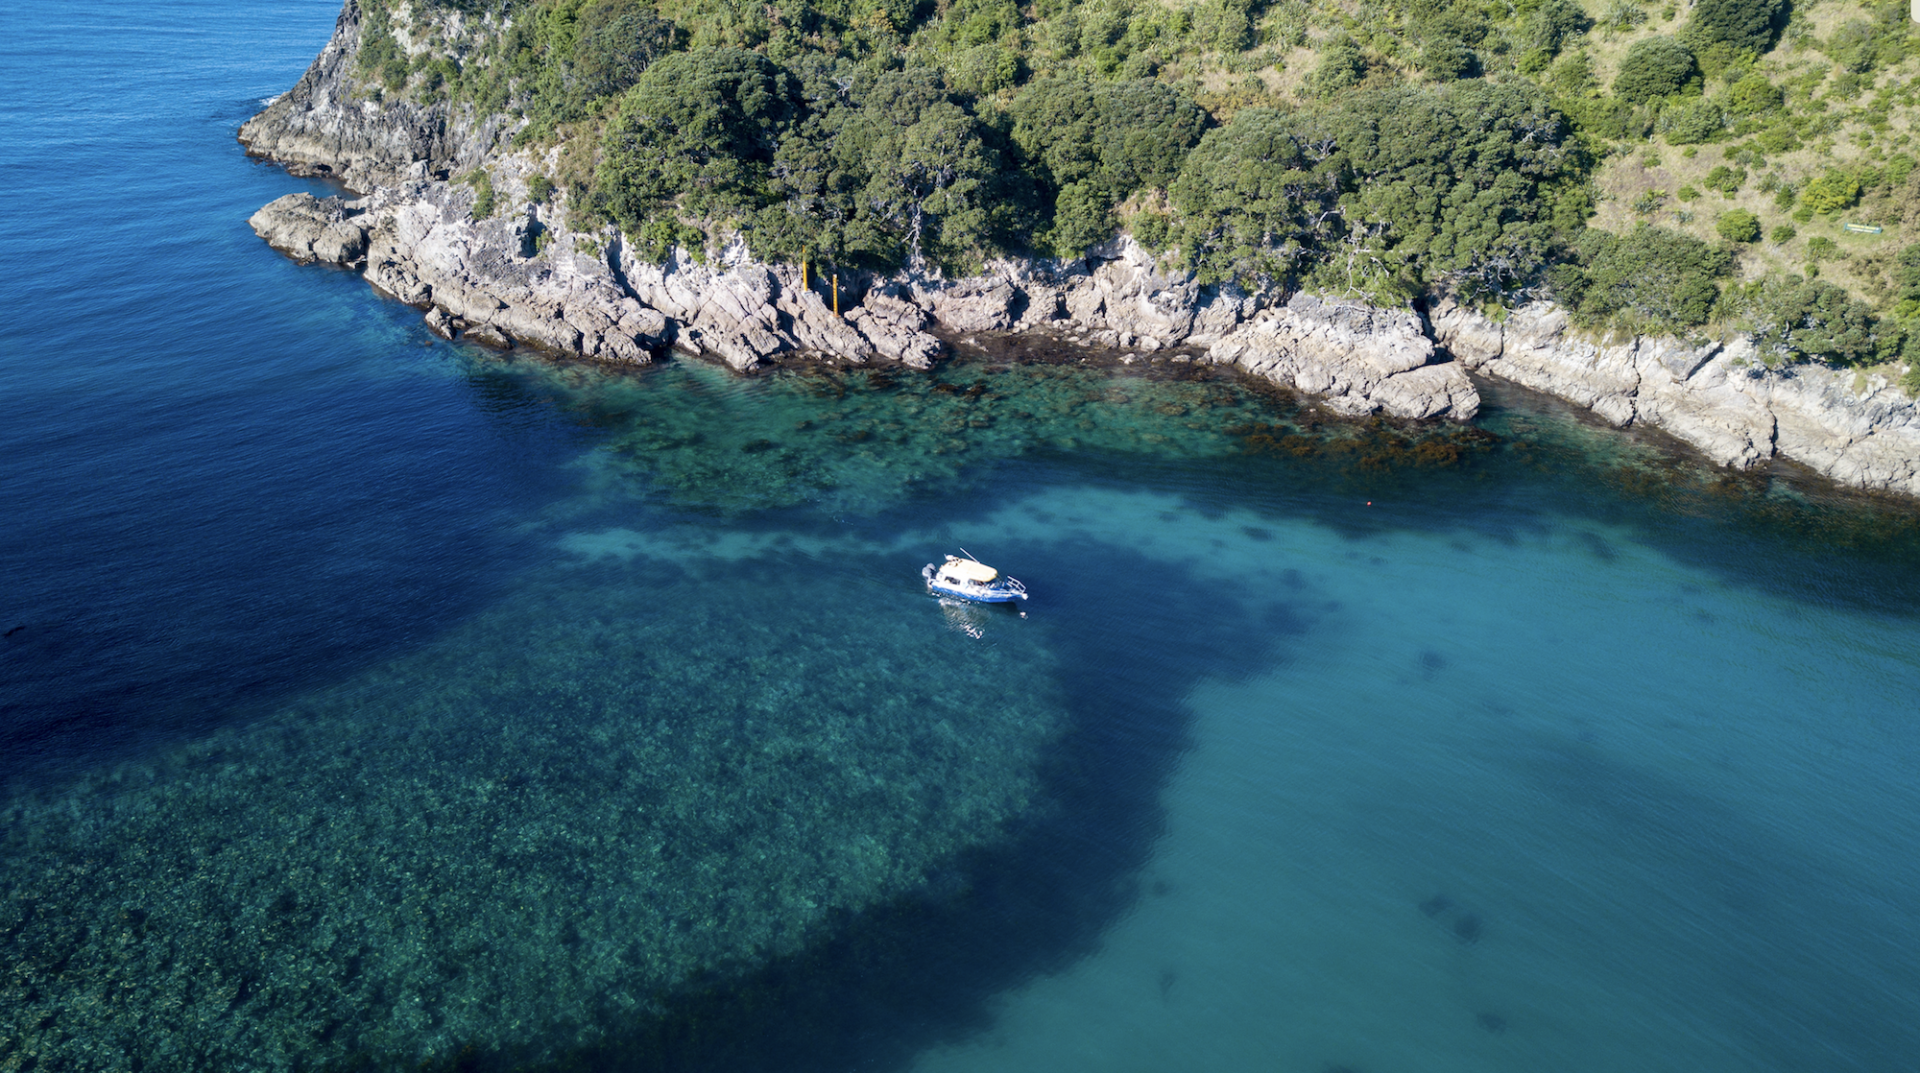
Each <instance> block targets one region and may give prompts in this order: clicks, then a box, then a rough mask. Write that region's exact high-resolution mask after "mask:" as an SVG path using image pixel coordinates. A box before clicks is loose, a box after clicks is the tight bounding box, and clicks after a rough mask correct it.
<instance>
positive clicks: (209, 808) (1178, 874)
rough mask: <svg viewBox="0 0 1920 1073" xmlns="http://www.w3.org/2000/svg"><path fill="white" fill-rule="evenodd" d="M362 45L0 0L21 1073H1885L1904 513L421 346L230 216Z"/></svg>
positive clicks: (7, 582)
mask: <svg viewBox="0 0 1920 1073" xmlns="http://www.w3.org/2000/svg"><path fill="white" fill-rule="evenodd" d="M336 13H337V9H336V7H335V6H334V5H333V4H332V3H331V2H330V0H312V2H304V0H303V2H299V3H287V4H280V5H267V6H261V5H248V4H239V3H233V2H231V0H224V2H202V3H189V4H181V5H168V6H165V7H154V6H152V5H139V4H131V3H119V2H102V3H97V4H91V5H68V4H52V3H45V2H41V0H30V2H28V3H26V4H24V5H14V6H11V7H9V8H7V9H6V10H5V11H4V12H0V34H3V35H4V38H5V41H6V46H5V49H6V52H5V55H6V62H5V63H4V64H0V189H3V190H5V191H6V194H7V197H6V200H5V202H4V207H0V213H4V214H5V221H4V222H5V226H0V268H4V270H5V273H6V282H7V289H6V291H5V293H6V294H7V296H8V301H7V305H6V308H7V311H8V313H9V316H8V318H7V322H8V332H7V336H6V345H5V347H4V349H0V408H3V411H0V412H3V415H4V416H0V519H4V523H3V524H0V632H4V633H5V634H6V636H5V638H4V640H0V783H4V787H3V789H0V792H3V793H4V794H5V797H6V800H5V802H4V803H3V804H0V817H4V819H5V822H6V828H5V830H4V832H3V833H0V838H4V839H5V843H4V847H3V848H4V851H5V856H4V857H0V898H4V901H0V946H4V947H5V948H6V961H7V963H8V964H9V965H12V966H20V967H18V968H15V969H14V970H12V975H11V976H9V977H7V978H6V979H4V980H0V1068H19V1067H20V1066H19V1063H24V1062H25V1061H26V1060H27V1059H28V1058H32V1060H34V1061H37V1062H40V1063H42V1064H43V1065H44V1066H45V1067H48V1068H103V1069H104V1068H120V1067H123V1066H125V1065H127V1064H129V1061H128V1056H137V1057H139V1058H140V1060H142V1061H144V1062H146V1063H147V1064H148V1067H149V1068H189V1067H195V1066H202V1067H226V1068H230V1067H234V1066H235V1064H236V1063H239V1062H246V1063H254V1064H257V1065H258V1066H259V1067H261V1068H268V1067H272V1068H289V1067H293V1066H306V1065H312V1064H315V1063H319V1062H349V1061H352V1062H367V1063H371V1064H373V1065H376V1066H395V1067H398V1066H402V1065H405V1066H409V1067H412V1066H414V1065H416V1064H417V1063H418V1062H420V1061H423V1060H425V1061H437V1062H441V1063H445V1064H451V1063H456V1062H462V1061H464V1062H469V1063H477V1064H479V1065H481V1066H485V1065H488V1064H490V1063H509V1062H515V1061H524V1062H526V1063H528V1064H530V1065H531V1066H533V1067H541V1066H545V1065H549V1064H555V1063H560V1064H566V1063H571V1064H572V1065H574V1066H576V1067H582V1066H584V1067H587V1068H609V1069H611V1068H680V1069H744V1068H753V1069H770V1068H791V1069H809V1070H813V1069H818V1070H831V1069H846V1068H872V1069H905V1068H909V1067H912V1068H919V1069H926V1070H936V1069H937V1070H972V1069H982V1070H984V1069H995V1070H1005V1069H1034V1070H1040V1069H1101V1070H1135V1069H1137V1070H1142V1071H1145V1070H1163V1069H1208V1070H1248V1071H1253V1070H1260V1071H1265V1070H1276V1069H1277V1070H1300V1071H1305V1073H1323V1071H1326V1070H1330V1069H1351V1070H1366V1071H1371V1073H1378V1071H1382V1070H1389V1071H1390V1070H1413V1069H1424V1070H1449V1069H1461V1070H1468V1069H1473V1070H1487V1069H1494V1070H1507V1069H1512V1070H1522V1069H1546V1068H1552V1069H1560V1070H1596V1071H1599V1070H1620V1069H1649V1070H1667V1069H1672V1070H1690V1071H1704V1070H1805V1069H1844V1070H1868V1071H1881V1070H1887V1071H1892V1070H1902V1069H1910V1068H1913V1066H1914V1064H1915V1063H1914V1060H1913V1057H1912V1056H1913V1055H1915V1054H1920V895H1916V894H1915V891H1916V890H1917V889H1920V863H1916V862H1920V775H1916V771H1920V765H1917V763H1916V762H1917V761H1920V725H1916V719H1915V704H1914V701H1913V698H1914V697H1915V696H1916V695H1917V690H1920V572H1917V571H1916V569H1915V568H1916V566H1920V513H1916V512H1915V510H1914V509H1913V508H1912V507H1911V506H1909V505H1905V504H1898V503H1886V502H1879V501H1875V500H1873V499H1871V498H1867V497H1857V496H1848V495H1843V494H1837V493H1834V492H1832V491H1831V490H1827V489H1823V488H1821V487H1819V486H1818V485H1817V484H1814V483H1801V482H1798V481H1796V480H1794V479H1793V478H1792V476H1791V474H1783V475H1780V476H1779V478H1777V479H1768V478H1764V477H1762V478H1754V479H1746V478H1741V479H1723V476H1722V475H1719V474H1716V473H1713V472H1711V471H1706V470H1703V469H1701V468H1699V467H1697V466H1694V465H1692V464H1690V463H1686V462H1684V461H1675V460H1674V458H1675V456H1673V455H1670V454H1668V453H1665V452H1664V449H1663V448H1660V447H1659V446H1658V445H1649V444H1646V443H1640V442H1634V441H1628V440H1624V439H1622V438H1621V437H1618V436H1615V435H1612V434H1610V433H1603V432H1597V431H1594V430H1591V429H1589V428H1587V427H1585V426H1583V425H1581V424H1580V423H1578V422H1577V421H1575V420H1573V419H1572V418H1570V417H1568V416H1567V415H1565V414H1564V413H1562V412H1560V411H1558V410H1557V409H1556V408H1555V407H1553V406H1551V405H1549V404H1545V403H1542V402H1539V401H1537V400H1529V399H1526V398H1522V397H1519V396H1517V395H1512V396H1507V395H1503V396H1499V397H1498V398H1497V399H1496V401H1497V402H1498V403H1499V405H1497V406H1495V407H1493V408H1492V409H1493V411H1494V412H1492V413H1491V415H1490V417H1489V419H1488V421H1487V427H1488V428H1489V429H1490V430H1491V431H1492V432H1493V433H1494V434H1495V435H1494V436H1492V437H1489V438H1486V439H1484V440H1476V439H1473V438H1471V437H1462V436H1460V435H1458V434H1448V435H1443V436H1439V437H1437V438H1436V437H1425V438H1423V437H1422V436H1421V435H1415V434H1407V435H1404V436H1403V435H1402V434H1400V433H1397V432H1395V431H1393V430H1380V429H1375V430H1365V429H1355V428H1352V427H1349V426H1341V425H1338V424H1337V423H1336V424H1334V425H1331V426H1327V427H1309V425H1310V423H1311V415H1310V414H1305V413H1299V412H1295V411H1294V410H1293V409H1292V408H1290V407H1289V406H1288V405H1287V404H1285V403H1284V402H1281V401H1276V400H1274V399H1271V398H1268V397H1265V396H1260V395H1255V394H1250V393H1248V392H1246V391H1244V390H1242V389H1241V388H1240V387H1238V386H1236V385H1235V383H1234V382H1232V381H1230V380H1222V381H1209V380H1206V379H1204V378H1200V379H1188V378H1177V377H1160V378H1158V379H1156V378H1153V377H1149V376H1145V375H1143V374H1141V373H1140V372H1138V371H1134V370H1130V371H1126V372H1124V373H1122V372H1118V371H1116V372H1112V373H1108V372H1100V371H1086V370H1080V369H1075V368H1051V369H1046V370H1037V371H1036V370H1025V371H1023V370H1019V369H1014V370H1002V369H1000V368H999V367H997V366H992V365H990V364H987V363H984V362H981V363H974V364H962V365H960V366H958V367H956V368H954V369H952V370H949V371H947V372H945V373H943V374H942V375H941V376H940V377H939V378H936V379H934V380H928V379H926V378H921V377H905V378H900V379H898V380H895V379H893V378H889V377H881V378H879V379H878V380H876V379H875V378H873V377H869V376H865V375H862V374H854V375H844V376H843V375H837V374H836V375H833V376H811V377H809V376H799V375H783V376H772V377H763V378H759V379H756V380H754V381H741V380H738V379H736V378H733V377H731V376H730V375H728V374H725V373H723V372H720V371H718V370H713V369H709V368H706V367H703V366H698V365H692V364H669V365H667V366H664V367H660V368H655V369H650V370H646V371H642V372H638V373H633V374H615V373H608V372H605V371H598V370H591V369H577V368H552V367H549V366H546V365H544V364H542V363H540V362H537V361H532V360H524V359H516V360H505V359H500V358H497V357H493V356H489V355H485V354H480V353H473V352H468V351H465V350H462V349H460V348H456V347H451V346H448V345H446V344H443V343H440V342H438V341H436V340H434V339H432V338H431V337H430V336H429V335H427V333H426V332H425V331H424V330H423V329H422V328H421V326H420V324H419V316H418V314H417V312H415V311H412V310H409V309H406V308H404V307H400V306H398V305H396V304H394V303H391V302H386V301H383V300H380V299H378V298H376V297H375V296H374V295H373V294H372V292H371V291H370V290H369V289H368V288H367V287H366V285H365V284H364V283H363V282H362V281H361V280H359V279H358V278H356V277H353V276H350V275H348V274H345V273H341V272H337V271H332V270H327V269H322V268H315V267H301V266H297V265H294V264H292V263H291V262H289V261H287V260H286V259H284V258H282V257H281V256H280V255H278V254H275V253H274V252H272V251H271V250H269V249H268V248H267V247H266V246H265V245H264V244H263V243H261V242H259V241H258V240H257V239H256V238H255V237H254V236H253V235H252V233H251V232H250V231H249V230H248V229H247V227H246V224H245V220H246V217H247V216H248V215H249V214H250V213H251V212H252V211H253V210H254V209H255V208H257V207H258V206H260V205H262V204H264V203H265V202H267V201H269V200H271V199H273V198H274V197H277V196H280V195H281V194H284V193H287V192H290V191H294V190H298V189H304V188H308V187H307V186H306V185H305V184H304V183H303V182H302V181H300V180H296V179H293V178H290V177H288V176H286V175H285V174H284V173H282V172H280V171H278V170H276V169H274V168H272V167H269V166H266V165H262V164H259V163H256V162H251V161H248V160H247V159H246V158H245V157H244V155H243V154H242V152H241V151H240V149H239V147H238V146H237V144H236V143H235V142H234V140H233V133H234V131H235V129H236V128H237V126H238V125H239V123H240V122H241V121H242V120H244V119H245V118H246V117H247V116H249V115H251V114H252V113H253V112H254V111H256V110H257V109H258V107H259V106H260V104H261V102H262V100H263V99H264V98H267V97H269V96H271V95H272V94H274V93H278V92H280V91H282V90H284V89H286V88H287V87H289V86H290V85H291V84H292V83H293V82H294V80H295V79H296V78H297V77H298V75H299V73H300V72H301V70H302V69H304V67H305V65H306V63H307V62H308V61H309V60H310V59H311V58H312V56H313V54H314V53H315V52H316V51H317V50H318V49H319V47H320V46H321V44H322V43H323V42H324V41H325V39H326V36H327V34H328V32H329V31H330V29H331V26H332V22H333V19H334V16H335V15H336ZM1423 444H1424V446H1423ZM1423 451H1424V453H1422V452H1423ZM957 545H965V546H967V547H969V548H971V549H972V550H974V551H976V552H979V553H981V554H982V555H983V556H984V557H987V558H989V559H991V560H994V561H997V562H999V563H1001V564H1002V565H1004V566H1007V567H1008V568H1009V569H1012V570H1013V571H1014V572H1016V573H1018V574H1020V575H1021V576H1022V577H1023V578H1024V579H1025V580H1026V581H1027V583H1028V584H1029V586H1030V587H1031V588H1032V589H1033V590H1034V592H1035V594H1036V595H1035V599H1034V601H1033V602H1032V605H1031V606H1030V607H1029V608H1028V612H1029V614H1028V617H1027V618H1024V619H1023V618H1020V617H1018V616H1017V615H1015V614H1012V613H998V614H986V613H978V612H971V611H966V610H958V609H952V608H942V607H940V606H939V605H937V604H935V603H933V602H932V601H930V600H928V599H926V598H925V597H924V596H922V595H921V594H920V593H919V592H918V577H917V575H918V570H919V566H920V564H921V563H922V562H925V561H926V559H927V558H928V557H930V556H932V555H935V554H937V553H939V552H940V551H942V550H949V549H951V548H953V547H955V546H957ZM103 995H104V996H109V997H107V998H102V997H101V996H103ZM113 995H118V996H120V997H118V998H111V996H113Z"/></svg>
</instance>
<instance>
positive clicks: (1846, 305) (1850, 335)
mask: <svg viewBox="0 0 1920 1073" xmlns="http://www.w3.org/2000/svg"><path fill="white" fill-rule="evenodd" d="M1731 299H1732V302H1733V304H1735V305H1737V306H1738V307H1739V311H1740V316H1741V319H1742V320H1743V321H1744V322H1745V327H1746V328H1747V330H1748V331H1750V332H1752V333H1753V340H1754V344H1755V345H1756V346H1758V347H1759V348H1760V349H1761V350H1762V352H1763V353H1766V354H1768V355H1770V356H1772V357H1774V358H1778V359H1784V360H1787V361H1801V360H1808V359H1811V360H1815V361H1823V362H1826V363H1827V364H1829V365H1864V364H1871V363H1872V362H1874V361H1877V360H1879V359H1881V358H1885V357H1890V356H1891V354H1892V352H1893V350H1894V349H1895V348H1896V347H1897V346H1898V345H1899V338H1898V336H1897V333H1883V332H1882V331H1881V330H1880V329H1879V326H1878V325H1877V324H1876V323H1875V321H1874V318H1873V312H1872V310H1870V309H1868V308H1867V307H1866V305H1865V304H1863V303H1861V302H1858V301H1856V300H1854V299H1853V298H1851V297H1849V296H1848V295H1847V292H1846V291H1844V290H1841V289H1840V288H1839V287H1836V286H1834V285H1833V284H1831V283H1827V282H1824V281H1822V280H1801V279H1799V278H1797V277H1789V278H1788V279H1786V280H1778V279H1770V280H1767V281H1765V282H1762V283H1758V284H1753V285H1750V286H1748V287H1744V288H1741V289H1740V291H1739V293H1737V294H1736V295H1733V296H1731Z"/></svg>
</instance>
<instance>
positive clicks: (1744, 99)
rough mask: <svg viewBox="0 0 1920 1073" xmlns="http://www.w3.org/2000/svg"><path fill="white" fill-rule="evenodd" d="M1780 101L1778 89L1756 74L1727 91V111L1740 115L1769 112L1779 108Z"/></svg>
mask: <svg viewBox="0 0 1920 1073" xmlns="http://www.w3.org/2000/svg"><path fill="white" fill-rule="evenodd" d="M1781 100H1782V94H1781V92H1780V87H1779V86H1776V85H1774V84H1773V83H1772V82H1769V81H1767V76H1765V75H1763V74H1760V73H1758V72H1755V73H1754V74H1750V75H1747V76H1746V77H1745V78H1742V79H1741V80H1740V81H1738V82H1735V83H1734V84H1733V86H1732V87H1731V88H1729V89H1728V90H1727V110H1728V111H1730V112H1734V113H1737V114H1740V115H1752V114H1754V113H1756V112H1771V111H1773V110H1774V109H1776V108H1778V107H1780V102H1781Z"/></svg>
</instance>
